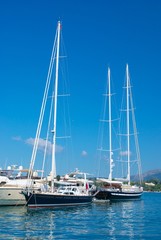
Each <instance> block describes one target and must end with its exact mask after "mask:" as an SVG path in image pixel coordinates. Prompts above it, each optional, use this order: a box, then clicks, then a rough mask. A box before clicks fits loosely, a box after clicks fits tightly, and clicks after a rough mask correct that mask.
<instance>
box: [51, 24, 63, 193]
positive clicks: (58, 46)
mask: <svg viewBox="0 0 161 240" xmlns="http://www.w3.org/2000/svg"><path fill="white" fill-rule="evenodd" d="M60 30H61V24H60V21H59V22H58V27H57V47H56V48H57V50H56V72H55V89H54V96H53V97H54V125H53V131H52V132H53V147H52V191H53V188H54V177H56V162H55V149H56V120H57V97H58V71H59V49H60Z"/></svg>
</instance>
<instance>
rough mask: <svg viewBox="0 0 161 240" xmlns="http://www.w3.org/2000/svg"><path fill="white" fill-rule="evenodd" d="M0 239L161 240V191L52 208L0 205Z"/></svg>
mask: <svg viewBox="0 0 161 240" xmlns="http://www.w3.org/2000/svg"><path fill="white" fill-rule="evenodd" d="M0 239H15V240H17V239H34V240H35V239H43V240H44V239H70V240H71V239H92V240H93V239H111V240H115V239H121V240H126V239H136V240H138V239H153V240H154V239H161V193H144V194H143V196H142V198H141V200H135V201H127V202H117V203H105V204H98V203H92V204H91V205H88V206H80V207H68V208H60V209H49V210H27V208H26V207H0Z"/></svg>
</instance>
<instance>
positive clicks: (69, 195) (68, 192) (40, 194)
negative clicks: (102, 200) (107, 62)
mask: <svg viewBox="0 0 161 240" xmlns="http://www.w3.org/2000/svg"><path fill="white" fill-rule="evenodd" d="M61 29H62V28H61V23H60V21H59V22H58V25H57V30H56V36H55V41H54V46H53V50H52V56H51V61H50V65H49V71H48V77H47V82H46V87H45V92H44V98H43V101H42V107H41V110H42V111H41V112H40V117H39V122H38V128H37V134H36V138H35V146H34V147H33V154H32V157H31V163H30V171H31V172H32V169H33V166H34V163H35V156H36V148H37V145H38V139H39V137H40V132H41V125H42V121H43V117H44V110H45V106H46V101H47V99H49V97H50V99H51V110H53V119H52V120H53V124H52V129H51V133H52V143H51V146H52V161H51V162H52V164H51V165H52V166H51V187H50V188H48V189H47V190H45V188H44V190H43V191H42V190H41V189H40V190H38V191H32V189H30V188H27V189H26V190H24V191H23V192H22V193H23V195H24V196H25V198H26V205H27V207H28V208H52V207H64V206H75V205H84V204H90V203H92V198H93V195H92V194H91V192H90V191H89V188H88V180H87V177H86V174H84V178H83V180H82V181H83V183H84V184H83V187H81V188H80V187H79V186H64V187H60V188H56V187H55V179H56V161H55V159H56V140H57V138H58V136H57V134H56V133H57V100H58V82H59V81H58V80H59V74H58V73H59V59H60V54H59V52H60V37H61ZM53 66H55V67H54V69H55V84H54V85H55V86H54V90H53V92H52V94H51V95H50V96H49V86H50V82H51V79H52V72H53ZM51 96H52V97H51ZM50 116H51V112H50V113H49V119H51V117H50ZM58 120H59V119H58ZM72 185H73V184H72Z"/></svg>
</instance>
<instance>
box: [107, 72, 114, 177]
mask: <svg viewBox="0 0 161 240" xmlns="http://www.w3.org/2000/svg"><path fill="white" fill-rule="evenodd" d="M108 96H109V105H108V107H109V155H110V156H109V157H110V173H109V180H110V181H111V180H112V171H113V169H112V168H113V159H112V155H113V153H112V122H111V121H112V119H111V118H112V111H111V79H110V68H108Z"/></svg>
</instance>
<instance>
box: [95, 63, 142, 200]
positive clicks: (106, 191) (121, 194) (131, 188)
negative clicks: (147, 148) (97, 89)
mask: <svg viewBox="0 0 161 240" xmlns="http://www.w3.org/2000/svg"><path fill="white" fill-rule="evenodd" d="M108 89H109V90H108V94H106V96H108V98H109V120H106V122H108V124H109V165H110V167H109V169H110V170H109V177H108V178H107V179H106V178H98V179H97V182H98V183H101V185H103V187H102V188H100V190H99V192H98V193H97V194H96V196H95V197H96V199H110V201H120V200H135V199H139V198H140V197H141V195H142V194H143V188H142V187H141V176H142V175H141V164H140V152H139V146H138V139H137V132H136V123H135V115H134V106H133V100H132V91H131V85H130V77H129V70H128V65H127V66H126V84H125V89H126V107H123V108H124V109H123V111H124V113H126V121H125V122H126V125H127V126H126V130H124V131H125V132H124V134H120V136H124V137H126V144H127V145H126V147H125V149H124V151H123V150H121V152H120V155H121V159H120V160H121V161H120V162H121V163H122V166H121V167H120V168H119V169H120V172H121V169H122V168H123V164H124V165H126V166H125V167H126V169H127V172H126V174H127V177H121V178H116V177H115V178H114V176H113V168H114V167H115V164H116V162H114V160H113V154H114V149H113V146H112V144H113V141H112V122H113V119H112V109H111V96H112V94H111V83H110V69H108ZM130 114H132V117H130ZM130 120H133V121H134V122H133V123H132V127H133V128H132V130H131V128H130V126H131V125H130ZM131 136H134V142H133V143H132V144H133V145H132V144H131V145H130V140H131ZM124 142H125V141H124ZM134 143H135V144H136V145H135V150H136V159H135V160H133V161H132V159H131V157H132V156H131V155H132V154H131V153H133V151H134V149H133V147H134ZM120 148H121V149H123V148H122V146H121V144H120ZM123 157H124V159H122V158H123ZM118 161H119V160H118ZM131 162H133V164H134V162H135V163H136V165H137V167H138V170H137V171H138V172H137V174H138V175H139V176H140V179H139V180H140V185H139V186H137V185H132V184H131ZM124 174H125V173H124Z"/></svg>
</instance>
